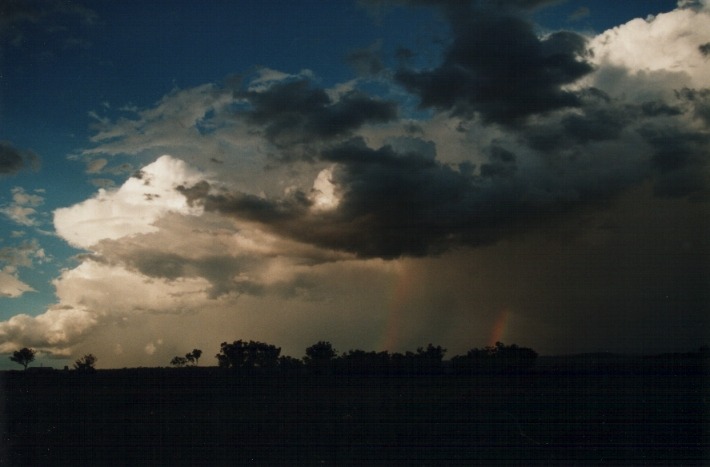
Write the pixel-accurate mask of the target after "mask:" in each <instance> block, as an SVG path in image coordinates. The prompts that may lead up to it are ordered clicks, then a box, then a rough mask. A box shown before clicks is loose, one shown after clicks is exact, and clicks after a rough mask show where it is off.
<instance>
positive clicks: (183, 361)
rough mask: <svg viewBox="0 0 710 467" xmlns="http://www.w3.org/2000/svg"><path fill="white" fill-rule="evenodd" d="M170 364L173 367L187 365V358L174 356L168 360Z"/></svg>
mask: <svg viewBox="0 0 710 467" xmlns="http://www.w3.org/2000/svg"><path fill="white" fill-rule="evenodd" d="M188 355H189V354H188ZM170 364H171V365H172V366H175V367H183V366H185V365H187V358H185V357H178V356H175V357H173V359H172V360H170Z"/></svg>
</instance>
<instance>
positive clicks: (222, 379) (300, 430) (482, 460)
mask: <svg viewBox="0 0 710 467" xmlns="http://www.w3.org/2000/svg"><path fill="white" fill-rule="evenodd" d="M707 368H708V365H707V359H698V358H695V359H682V358H675V359H614V358H611V357H610V358H606V359H605V358H602V359H601V361H600V360H599V358H591V357H589V358H586V359H570V358H566V359H565V358H559V359H557V360H555V359H547V360H545V359H540V360H539V361H538V365H537V366H536V367H535V368H533V369H532V370H530V371H528V372H525V373H522V374H515V375H512V374H511V375H500V374H499V375H487V374H478V375H470V376H461V375H452V374H444V375H437V376H401V375H400V376H389V377H387V376H378V377H366V376H358V375H338V376H322V375H321V376H319V375H310V374H307V373H303V372H301V373H298V374H289V375H240V374H237V373H235V372H231V371H228V370H224V369H220V368H206V367H205V368H202V367H199V368H182V369H171V368H152V369H151V368H140V369H125V370H99V371H97V372H96V373H93V374H80V373H78V372H75V371H58V370H57V371H44V372H40V371H36V372H23V371H13V372H4V373H3V374H2V391H3V392H2V400H3V402H4V408H3V411H4V413H3V414H2V415H3V417H2V419H3V426H2V431H3V435H2V436H3V438H2V441H3V443H2V452H0V454H1V455H2V457H0V465H33V466H39V465H42V466H46V465H90V466H104V465H131V466H135V465H152V466H155V465H531V464H539V465H709V464H710V450H709V448H710V444H709V434H710V432H709V431H708V421H709V420H710V418H709V415H710V409H709V405H708V402H709V399H708V396H710V393H709V390H708V389H709V388H710V386H708V371H707Z"/></svg>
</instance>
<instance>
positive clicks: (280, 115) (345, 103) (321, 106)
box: [240, 79, 397, 149]
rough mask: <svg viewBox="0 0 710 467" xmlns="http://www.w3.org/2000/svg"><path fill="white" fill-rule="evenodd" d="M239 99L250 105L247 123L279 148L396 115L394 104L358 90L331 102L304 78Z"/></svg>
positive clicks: (249, 93)
mask: <svg viewBox="0 0 710 467" xmlns="http://www.w3.org/2000/svg"><path fill="white" fill-rule="evenodd" d="M240 97H243V98H244V99H246V100H247V101H248V102H249V104H250V105H251V108H250V109H249V111H248V112H247V113H246V117H247V119H248V121H249V122H251V123H252V124H255V125H258V126H261V127H263V128H264V134H265V137H266V138H267V139H268V140H269V141H271V142H272V143H274V144H275V145H276V146H277V147H279V148H282V149H285V148H287V147H291V146H293V145H298V144H307V143H312V142H314V141H319V140H329V139H332V138H335V137H337V136H347V135H348V134H350V132H352V131H353V130H356V129H358V128H359V127H361V126H362V125H364V124H365V123H368V122H387V121H389V120H392V119H394V118H395V117H396V115H397V111H396V109H397V107H396V104H395V103H393V102H386V101H382V100H379V99H376V98H372V97H370V96H367V95H365V94H363V93H360V92H357V91H351V92H348V93H345V94H343V95H342V96H340V98H339V99H338V100H337V101H333V100H332V99H331V97H330V96H329V95H328V93H326V91H325V90H323V89H320V88H315V87H313V86H312V83H311V82H310V81H309V80H305V79H302V80H296V81H285V82H279V83H276V84H273V85H272V86H270V87H269V88H268V89H264V90H259V91H246V92H244V93H241V94H240Z"/></svg>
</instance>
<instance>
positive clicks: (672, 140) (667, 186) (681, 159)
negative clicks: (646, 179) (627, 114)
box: [640, 124, 710, 199]
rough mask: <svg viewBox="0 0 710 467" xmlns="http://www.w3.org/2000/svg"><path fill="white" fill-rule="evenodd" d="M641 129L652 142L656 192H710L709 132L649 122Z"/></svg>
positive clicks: (690, 194) (700, 194)
mask: <svg viewBox="0 0 710 467" xmlns="http://www.w3.org/2000/svg"><path fill="white" fill-rule="evenodd" d="M640 133H641V135H642V136H644V138H646V140H647V141H648V142H649V143H650V144H651V145H652V146H653V149H654V153H653V155H652V157H651V166H652V169H653V171H654V172H655V178H654V183H655V184H654V193H655V194H656V195H658V196H662V197H674V198H675V197H691V198H692V199H707V198H708V196H710V176H708V168H709V167H710V158H709V157H708V154H710V135H708V134H707V133H700V132H692V131H688V130H685V129H681V128H674V127H658V126H654V125H651V124H649V125H647V126H645V127H644V128H642V129H641V130H640Z"/></svg>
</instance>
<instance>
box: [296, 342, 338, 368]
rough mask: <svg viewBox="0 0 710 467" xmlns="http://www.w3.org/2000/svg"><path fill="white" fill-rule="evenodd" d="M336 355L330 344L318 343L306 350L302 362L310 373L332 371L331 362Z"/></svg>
mask: <svg viewBox="0 0 710 467" xmlns="http://www.w3.org/2000/svg"><path fill="white" fill-rule="evenodd" d="M337 355H338V352H337V351H336V350H335V349H334V348H333V345H332V344H331V343H330V342H326V341H318V342H316V343H315V344H313V345H312V346H310V347H308V348H307V349H306V356H305V357H303V362H304V363H305V364H306V366H307V367H308V368H309V369H311V370H312V371H314V372H316V373H323V372H325V371H326V370H330V369H332V366H333V360H334V359H335V357H336V356H337Z"/></svg>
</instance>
